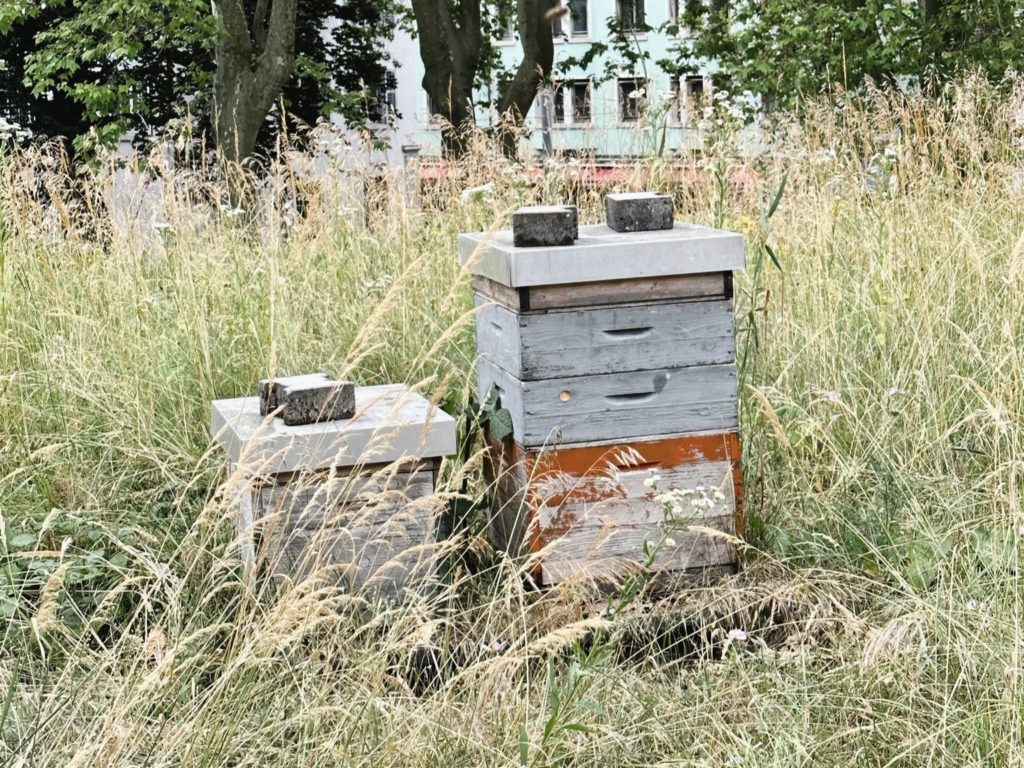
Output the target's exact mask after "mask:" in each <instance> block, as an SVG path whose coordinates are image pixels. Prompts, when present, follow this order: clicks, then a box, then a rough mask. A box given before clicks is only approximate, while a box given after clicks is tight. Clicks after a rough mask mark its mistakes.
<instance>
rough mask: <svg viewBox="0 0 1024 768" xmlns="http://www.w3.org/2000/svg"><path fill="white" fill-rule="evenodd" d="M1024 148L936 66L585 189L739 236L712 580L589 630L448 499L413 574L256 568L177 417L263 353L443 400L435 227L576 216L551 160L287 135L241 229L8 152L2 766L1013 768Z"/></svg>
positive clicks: (201, 416) (451, 489)
mask: <svg viewBox="0 0 1024 768" xmlns="http://www.w3.org/2000/svg"><path fill="white" fill-rule="evenodd" d="M1007 91H1009V92H1010V95H1007ZM1022 141H1024V84H1021V83H1017V84H1016V85H1012V84H1011V87H1009V88H1008V89H1006V91H1004V92H1001V93H1000V92H996V91H994V90H993V89H991V88H990V87H989V86H987V85H983V84H980V83H974V82H970V83H967V84H964V85H963V86H961V87H960V88H958V89H957V90H956V91H955V92H953V93H951V95H950V98H949V99H948V100H947V101H945V102H942V103H938V102H931V101H926V100H916V99H907V98H900V99H895V98H893V99H890V98H889V97H886V96H884V95H875V96H874V97H873V98H871V99H869V100H868V101H866V102H864V103H859V104H853V103H849V102H838V103H813V104H809V105H807V106H806V108H805V111H804V113H803V114H802V115H801V116H800V119H793V120H784V121H781V120H780V121H778V122H777V124H776V126H775V129H774V133H773V136H772V138H771V141H770V152H768V153H766V154H763V155H761V156H759V157H757V158H753V159H751V158H746V159H745V158H742V157H740V156H738V155H737V154H736V153H735V150H734V148H733V144H732V143H730V142H728V141H726V140H724V139H723V138H722V137H720V136H719V137H716V140H715V141H714V142H713V143H711V144H710V146H709V149H708V151H707V152H706V153H700V154H694V155H692V156H685V157H677V158H671V159H667V158H659V159H656V160H650V161H638V162H637V163H636V164H635V165H633V166H631V167H630V168H628V169H625V170H624V171H623V176H622V178H621V179H620V182H619V183H620V186H621V188H623V189H625V188H635V189H642V188H657V189H664V190H672V191H674V192H675V195H676V201H677V212H678V214H679V216H680V217H681V218H683V219H687V220H691V221H697V222H702V223H716V222H717V223H719V224H721V225H722V226H725V227H728V228H732V229H737V230H740V231H742V232H744V233H745V234H746V235H747V236H748V243H749V248H748V272H747V274H746V275H744V276H740V277H739V279H738V282H737V299H738V306H737V316H738V321H739V327H740V329H741V334H742V336H741V339H740V344H741V349H743V350H744V357H743V358H742V360H743V378H742V383H741V386H742V402H741V421H742V428H743V443H744V461H745V467H744V470H745V473H744V474H745V481H746V486H747V495H746V498H747V515H748V520H749V522H750V526H749V528H750V531H749V548H748V550H747V552H746V560H747V564H746V568H745V569H744V571H743V572H742V573H740V574H739V575H737V576H735V577H729V578H726V579H725V580H723V581H722V582H720V583H716V584H711V585H703V586H701V585H697V586H689V587H682V588H679V589H677V590H674V591H672V592H671V593H669V594H667V595H666V594H665V593H657V594H656V593H655V592H653V591H651V590H650V589H648V588H647V587H646V586H645V587H643V588H642V589H640V591H639V592H638V593H637V594H635V595H630V599H629V600H628V601H627V603H628V604H627V605H626V606H625V608H623V609H621V610H620V609H619V607H618V606H616V610H614V611H610V612H608V611H605V612H602V608H604V607H605V606H606V605H607V604H606V603H604V602H602V601H600V600H598V599H597V596H596V595H595V593H594V591H593V589H592V588H591V585H589V584H587V583H585V582H583V581H578V582H574V583H570V584H566V585H564V586H561V587H558V588H555V589H553V590H550V591H548V592H544V593H537V592H534V591H530V590H528V589H526V588H525V587H524V586H523V584H524V581H523V579H522V578H521V576H522V573H523V568H524V565H523V564H522V563H514V562H509V561H507V560H503V559H502V558H500V557H498V556H496V555H494V553H492V552H490V550H489V547H488V546H487V544H486V541H485V539H484V537H483V535H482V526H483V523H484V522H485V520H484V517H485V512H484V509H485V508H484V507H482V506H481V505H477V506H476V508H475V511H470V512H467V513H466V515H464V516H463V517H462V519H463V521H464V525H463V527H462V528H460V529H459V530H458V531H457V533H456V536H455V538H453V539H452V540H451V541H450V542H449V543H448V544H447V549H448V551H450V553H451V555H452V556H451V558H450V563H451V568H450V569H449V574H448V576H449V578H448V581H447V582H446V584H445V585H444V587H443V588H442V589H441V590H439V591H437V592H435V593H425V594H424V595H420V596H418V597H411V598H410V599H409V600H408V601H407V602H406V603H405V604H403V605H397V606H396V605H371V604H369V603H367V602H366V601H365V600H363V599H361V598H359V597H357V596H354V595H351V594H346V593H344V592H342V591H339V590H337V589H335V588H333V587H331V586H329V584H328V582H327V581H326V580H325V579H324V578H319V577H318V576H317V575H314V576H313V577H311V578H309V579H308V580H306V581H304V582H302V583H298V584H294V585H290V586H287V587H285V588H283V589H282V590H278V591H274V590H271V589H270V588H269V587H268V585H267V584H265V583H264V582H263V581H262V580H260V579H258V578H257V577H256V575H254V574H253V573H251V572H249V571H247V570H245V569H243V568H242V567H241V566H240V564H239V562H238V542H237V541H235V539H234V536H233V533H232V529H231V520H230V510H229V507H228V504H227V501H226V499H225V497H224V495H223V492H222V489H223V484H224V482H225V480H226V477H225V470H224V466H223V462H222V460H221V458H220V456H219V455H218V454H217V452H216V451H215V450H211V447H210V440H209V437H208V435H207V431H206V428H207V420H208V403H209V401H210V400H211V399H213V398H215V397H227V396H234V395H238V394H243V393H249V392H252V391H253V388H254V386H255V383H256V381H257V379H258V378H260V377H262V376H265V375H267V374H269V373H273V372H294V371H302V370H320V369H323V370H326V371H329V372H331V373H332V374H339V375H344V376H351V377H353V378H355V379H356V380H357V381H359V382H360V383H364V384H370V383H377V382H383V381H408V382H410V383H413V384H415V385H416V386H417V387H419V388H420V389H421V390H423V391H425V392H428V393H430V394H431V395H432V396H434V397H436V398H437V399H439V400H443V401H444V402H445V403H446V404H447V405H448V406H449V407H450V408H451V410H452V411H453V412H456V411H461V410H462V407H463V406H465V405H466V404H467V403H469V400H470V395H469V393H470V392H472V391H473V390H474V386H473V382H472V371H473V360H474V348H473V334H472V301H471V296H470V291H469V285H468V278H467V275H466V274H465V273H464V272H463V271H462V270H461V268H460V266H459V264H458V259H457V257H456V249H455V236H456V234H457V233H458V232H459V231H466V230H471V229H481V228H484V229H486V228H491V227H499V226H504V225H505V224H506V223H507V220H508V216H509V214H510V213H511V211H512V210H513V209H514V208H515V207H516V206H517V205H519V204H522V203H524V202H532V201H544V202H549V203H555V202H563V201H564V202H569V201H571V202H575V203H577V204H579V205H580V206H581V216H582V218H583V220H584V221H588V220H590V221H593V220H598V219H599V218H600V215H601V214H600V211H601V205H600V203H601V195H602V194H603V192H604V191H606V190H603V189H592V188H588V187H585V186H584V185H583V184H582V183H581V182H580V178H581V177H580V175H579V169H580V165H579V163H578V161H573V163H571V164H564V165H559V164H552V165H549V166H545V167H543V168H537V167H522V166H515V165H509V164H508V163H507V161H505V160H502V159H501V156H500V152H497V151H496V150H493V149H492V148H490V147H488V146H487V145H486V144H483V143H481V145H480V146H478V147H476V148H475V149H474V150H473V152H471V154H470V156H469V158H468V159H467V160H465V161H464V162H462V163H460V164H458V165H452V166H450V167H449V169H448V174H447V175H446V177H445V179H444V181H443V182H442V183H441V186H439V187H436V188H433V189H431V190H428V191H423V192H417V191H413V190H410V188H409V187H408V186H407V185H406V182H405V181H403V180H402V179H401V178H399V177H397V176H395V177H392V178H388V179H386V180H379V179H364V178H362V177H359V176H354V175H352V174H351V172H347V173H344V174H343V173H340V172H339V173H337V174H329V175H327V176H326V177H323V178H319V179H314V180H309V179H305V178H303V177H300V176H298V175H296V174H295V173H293V172H291V171H289V172H285V171H284V169H285V168H290V169H294V168H295V167H297V166H296V164H295V163H293V162H292V163H287V164H286V163H285V162H284V158H282V164H281V166H280V168H279V169H278V173H277V174H276V175H274V176H271V178H273V179H276V181H273V182H268V184H267V185H266V187H265V189H264V191H263V195H262V196H261V197H260V198H259V201H260V202H259V203H258V204H257V205H256V207H254V208H251V209H250V210H248V211H245V212H242V213H239V212H237V211H235V210H232V209H231V207H230V206H229V205H227V204H226V197H224V196H223V194H222V193H221V192H220V191H219V189H218V188H217V187H216V186H214V185H212V184H211V183H210V182H209V181H207V180H205V178H206V177H205V176H204V175H203V174H196V175H195V176H192V175H190V174H188V173H185V172H182V171H174V170H171V169H159V168H155V167H154V172H155V176H154V178H156V179H158V181H159V183H157V184H154V185H153V186H152V187H151V189H152V190H154V191H153V193H152V194H154V195H155V196H156V198H158V199H157V200H156V202H158V205H154V201H153V200H149V201H143V200H142V198H141V197H131V196H129V198H128V203H129V204H128V205H125V204H124V202H125V201H124V199H122V200H121V202H120V203H118V204H115V203H114V202H113V199H114V198H113V194H112V192H111V180H112V178H111V177H112V169H101V170H96V171H93V172H92V175H89V176H87V177H84V178H81V177H75V178H74V179H71V178H69V177H68V176H67V175H66V173H65V171H64V169H62V167H61V166H60V164H59V163H55V162H52V160H51V159H48V158H47V155H46V153H45V151H33V152H27V153H24V154H17V155H13V156H8V157H6V158H4V159H3V161H2V164H0V175H2V177H3V178H2V181H0V402H2V406H3V408H2V411H0V514H2V518H3V519H2V526H0V530H2V536H0V614H2V615H3V617H4V624H3V626H4V630H3V632H2V635H0V759H2V760H3V763H4V764H5V765H19V766H20V765H34V766H67V765H74V766H122V765H123V766H129V765H131V766H142V765H152V766H157V765H160V766H171V765H174V766H177V765H181V766H203V765H208V766H223V765H236V766H243V765H244V766H249V765H253V766H257V765H258V766H270V765H273V766H279V765H280V766H290V765H294V766H310V765H353V766H354V765H365V766H378V765H401V766H431V765H439V766H440V765H443V766H455V765H465V766H470V765H473V766H476V765H481V766H494V765H520V766H554V765H564V766H570V765H572V766H586V765H594V766H598V765H600V766H605V765H636V766H641V765H706V766H722V765H730V766H732V765H748V766H758V767H760V766H769V765H780V766H781V765H786V766H788V765H795V764H799V765H804V764H810V765H850V764H858V765H860V764H863V765H905V766H917V765H922V764H943V765H956V766H962V765H977V766H982V765H1008V764H1012V763H1013V762H1014V761H1015V760H1017V759H1019V755H1020V754H1021V748H1022V747H1021V743H1022V739H1024V729H1022V722H1024V720H1022V701H1024V698H1022V692H1021V684H1022V680H1021V674H1022V673H1021V663H1020V658H1019V656H1020V649H1021V647H1022V629H1021V627H1022V623H1021V615H1022V611H1024V592H1022V580H1021V573H1020V566H1021V555H1022V553H1021V547H1022V543H1021V538H1022V534H1024V513H1022V510H1021V506H1020V486H1021V482H1022V466H1024V465H1022V462H1021V458H1020V457H1021V455H1022V454H1021V449H1022V447H1024V446H1022V442H1024V380H1022V359H1021V355H1022V349H1024V322H1022V319H1021V313H1020V306H1021V304H1022V303H1024V157H1022V153H1024V145H1022ZM154 162H156V161H155V160H154ZM157 171H158V172H157ZM783 179H785V189H784V191H783V193H782V195H781V198H780V199H779V202H778V206H777V208H776V209H775V210H774V213H773V215H772V216H771V217H770V219H769V218H768V217H767V215H765V216H764V217H763V218H762V212H763V213H764V214H767V212H768V210H769V209H770V208H771V205H772V202H773V200H774V199H775V197H776V195H777V194H778V191H779V189H780V188H781V185H782V180H783ZM72 182H73V183H72ZM484 182H493V185H492V186H491V187H490V188H487V189H483V190H481V191H480V192H478V193H476V194H471V195H463V194H462V192H463V190H465V189H467V188H471V187H477V186H479V185H481V184H483V183H484ZM219 200H222V201H225V203H224V204H223V205H220V204H218V201H219ZM139 211H142V212H143V213H145V215H146V216H152V217H154V218H153V219H152V220H153V221H155V226H154V227H153V228H152V229H151V230H144V229H143V228H140V227H139V226H138V224H137V221H136V218H135V214H136V213H138V212H139ZM773 261H777V262H778V267H781V269H780V268H777V267H776V265H775V264H774V263H773ZM442 475H443V478H442V480H443V482H442V488H441V490H440V491H439V493H440V494H441V495H442V496H444V497H445V498H449V497H458V498H459V499H461V500H462V501H463V502H466V504H464V505H463V506H462V507H460V509H462V510H463V511H465V510H467V509H470V504H471V502H474V501H480V500H482V499H484V498H485V496H486V491H487V489H486V487H485V485H484V481H483V479H482V472H481V462H480V455H479V451H478V450H475V449H473V447H472V446H470V449H469V450H467V451H466V453H465V454H464V455H462V456H460V457H459V458H458V459H457V460H454V461H451V462H449V463H448V465H447V466H446V467H445V469H444V471H443V473H442ZM320 576H321V577H322V576H323V574H321V575H320ZM621 577H622V578H623V579H624V580H625V584H626V587H627V588H629V589H631V588H632V587H631V586H630V585H634V584H641V583H642V584H646V583H647V582H646V580H641V581H637V580H636V579H632V580H630V579H629V578H628V577H629V575H628V574H621Z"/></svg>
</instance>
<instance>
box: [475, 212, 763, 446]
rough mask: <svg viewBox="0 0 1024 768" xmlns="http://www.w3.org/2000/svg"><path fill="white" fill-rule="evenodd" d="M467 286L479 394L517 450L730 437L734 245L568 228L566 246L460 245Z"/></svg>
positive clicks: (674, 231)
mask: <svg viewBox="0 0 1024 768" xmlns="http://www.w3.org/2000/svg"><path fill="white" fill-rule="evenodd" d="M459 250H460V256H461V258H462V261H463V263H465V264H467V265H468V267H469V269H470V271H471V272H472V274H473V288H474V292H475V294H476V303H477V306H478V315H477V322H476V339H477V352H478V354H479V363H478V365H477V374H478V387H479V394H480V396H481V398H484V397H486V395H487V393H488V392H489V391H490V389H491V387H492V386H493V387H495V388H496V390H497V392H498V394H499V395H500V396H501V399H502V404H503V405H504V407H506V408H508V409H509V411H510V412H511V413H512V421H513V428H514V436H515V439H516V441H517V442H518V443H520V444H521V445H523V446H524V447H527V448H533V447H540V446H543V445H550V444H552V443H553V442H556V443H558V444H573V443H587V442H596V441H608V440H635V439H642V438H646V437H654V436H660V435H672V434H685V433H700V432H730V431H734V430H735V429H736V427H737V415H736V369H735V356H736V343H735V329H734V321H733V303H732V272H733V270H737V269H743V267H744V245H743V238H742V236H740V235H739V234H736V233H734V232H725V231H722V230H716V229H711V228H708V227H701V226H696V225H692V224H683V223H681V222H676V223H675V225H674V226H673V227H672V228H671V229H661V230H653V231H647V232H629V233H620V232H615V231H613V230H612V229H610V228H609V227H607V226H605V225H603V224H598V225H589V226H582V227H580V228H579V238H578V239H577V240H576V242H575V243H574V244H573V245H568V246H550V247H534V248H517V247H515V246H514V245H513V244H512V235H511V233H510V232H507V231H501V232H495V233H474V234H465V235H460V237H459Z"/></svg>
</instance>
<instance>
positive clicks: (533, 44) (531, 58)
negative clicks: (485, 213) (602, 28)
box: [498, 0, 558, 157]
mask: <svg viewBox="0 0 1024 768" xmlns="http://www.w3.org/2000/svg"><path fill="white" fill-rule="evenodd" d="M557 5H558V2H557V0H555V1H554V2H553V1H552V0H519V7H518V14H517V15H518V26H519V41H520V44H521V45H522V48H523V60H522V61H521V62H520V63H519V67H518V68H517V69H516V74H515V77H513V78H512V82H511V83H509V86H508V88H507V89H505V92H504V93H502V94H501V98H500V100H499V101H498V114H499V115H500V116H501V123H500V125H499V131H500V133H501V145H502V148H503V150H504V151H505V154H506V155H508V156H510V157H514V156H515V154H516V149H517V146H516V145H517V139H518V136H519V129H520V128H521V127H522V125H523V121H524V120H525V119H526V115H527V113H528V112H529V111H530V107H531V106H533V101H534V99H535V98H536V97H537V89H538V87H539V86H540V84H541V83H542V82H544V81H545V80H547V79H548V78H550V77H551V68H552V66H553V64H554V58H555V46H554V40H553V39H552V35H551V16H550V11H552V10H553V9H554V8H555V7H557Z"/></svg>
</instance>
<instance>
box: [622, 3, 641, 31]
mask: <svg viewBox="0 0 1024 768" xmlns="http://www.w3.org/2000/svg"><path fill="white" fill-rule="evenodd" d="M619 25H620V26H621V27H622V29H624V30H635V29H641V28H642V27H643V26H644V0H619Z"/></svg>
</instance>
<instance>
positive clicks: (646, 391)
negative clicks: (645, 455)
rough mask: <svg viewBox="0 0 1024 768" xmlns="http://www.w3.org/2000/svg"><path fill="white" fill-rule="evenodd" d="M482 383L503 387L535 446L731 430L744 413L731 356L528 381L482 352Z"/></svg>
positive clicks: (483, 390) (516, 424)
mask: <svg viewBox="0 0 1024 768" xmlns="http://www.w3.org/2000/svg"><path fill="white" fill-rule="evenodd" d="M477 384H478V387H479V393H480V397H481V399H483V398H485V397H486V396H487V393H488V392H489V391H490V388H491V386H492V385H494V386H495V387H497V390H498V394H499V396H500V397H501V403H502V405H503V406H504V407H505V408H507V409H508V410H509V412H510V413H511V414H512V425H513V433H514V437H515V440H516V442H518V443H520V444H521V445H523V446H526V447H528V448H532V447H538V446H543V445H555V444H572V443H590V442H598V441H601V440H634V439H643V438H651V437H657V436H659V435H668V434H694V433H700V432H731V431H733V430H735V429H736V426H737V421H738V418H737V391H736V368H735V366H734V365H731V364H727V365H708V366H696V367H690V368H664V369H659V370H652V371H628V372H621V373H610V374H603V375H592V376H575V377H568V378H564V379H544V380H541V381H525V382H524V381H520V380H519V379H517V378H515V377H514V376H512V375H511V374H509V373H508V372H507V371H504V370H502V369H501V368H499V367H498V366H496V365H494V364H493V363H491V362H490V361H488V360H483V359H480V360H478V361H477Z"/></svg>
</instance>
